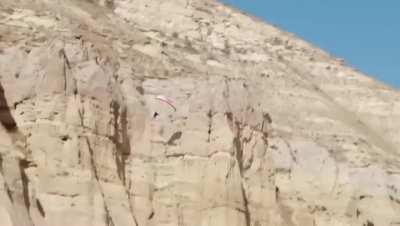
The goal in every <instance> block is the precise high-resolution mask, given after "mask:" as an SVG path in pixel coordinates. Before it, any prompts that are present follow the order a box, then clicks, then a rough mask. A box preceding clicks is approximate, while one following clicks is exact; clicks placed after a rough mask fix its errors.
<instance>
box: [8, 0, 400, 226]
mask: <svg viewBox="0 0 400 226" xmlns="http://www.w3.org/2000/svg"><path fill="white" fill-rule="evenodd" d="M0 83H1V87H0V105H1V112H0V119H1V123H2V127H1V130H0V133H1V136H0V157H1V158H0V225H1V226H33V225H40V226H46V225H48V226H64V225H65V226H71V225H76V226H81V225H93V226H99V225H113V226H125V225H126V226H127V225H138V226H141V225H154V226H156V225H160V226H161V225H163V226H166V225H171V226H172V225H174V226H175V225H179V226H184V225H203V226H206V225H207V226H223V225H227V226H228V225H229V226H231V225H232V226H234V225H237V226H263V225H288V226H304V225H319V226H320V225H321V226H322V225H332V226H336V225H367V226H372V225H376V226H381V225H391V226H395V225H400V162H399V160H400V158H399V148H398V147H399V145H400V139H399V137H400V93H399V92H398V91H394V90H392V89H390V88H388V87H386V86H384V85H381V84H379V83H377V82H376V81H374V80H372V79H371V78H368V77H366V76H364V75H362V74H360V73H358V72H357V71H355V70H353V69H351V68H349V67H347V66H346V65H344V64H343V62H341V61H340V60H336V59H334V58H332V57H330V56H329V55H327V54H326V53H324V52H322V51H320V50H318V49H316V48H314V47H312V46H311V45H309V44H307V43H305V42H303V41H301V40H299V39H297V38H295V37H293V36H292V35H290V34H287V33H284V32H282V31H279V30H278V29H276V28H274V27H272V26H270V25H267V24H263V23H261V22H258V21H257V20H255V19H252V18H250V17H248V16H245V15H242V14H241V13H239V12H236V11H235V10H233V9H230V8H228V7H226V6H224V5H222V4H220V3H218V2H216V1H213V0H201V1H190V0H171V1H150V0H115V1H109V0H103V1H83V0H81V1H78V0H75V1H74V0H68V1H49V0H35V1H25V0H20V1H15V2H14V1H11V0H10V1H7V0H2V1H1V2H0ZM160 94H162V95H165V96H167V97H169V98H171V99H173V100H174V101H175V104H176V106H177V111H176V112H175V111H173V110H172V108H170V107H168V106H166V105H165V104H164V103H162V102H160V101H157V100H156V99H155V97H156V96H157V95H160ZM154 112H158V113H159V116H158V117H156V118H153V114H154Z"/></svg>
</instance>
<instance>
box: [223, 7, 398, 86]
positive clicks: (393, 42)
mask: <svg viewBox="0 0 400 226" xmlns="http://www.w3.org/2000/svg"><path fill="white" fill-rule="evenodd" d="M221 1H222V2H224V3H226V4H228V5H231V6H233V7H235V8H238V9H240V10H241V11H243V12H246V13H248V14H251V15H254V16H256V17H258V18H260V19H262V20H264V21H266V22H268V23H270V24H274V25H276V26H278V27H279V28H281V29H283V30H285V31H288V32H290V33H294V34H295V35H296V36H298V37H300V38H302V39H304V40H306V41H308V42H310V43H312V44H313V45H315V46H317V47H319V48H322V49H323V50H325V51H326V52H328V53H330V54H331V55H333V56H336V57H339V58H343V59H344V60H345V61H346V63H347V64H349V65H351V66H352V67H354V68H356V69H357V70H359V71H361V72H363V73H365V74H367V75H369V76H373V77H375V78H377V79H378V80H381V81H383V82H385V83H387V84H389V85H391V86H393V87H397V88H400V1H399V0H383V1H378V0H221Z"/></svg>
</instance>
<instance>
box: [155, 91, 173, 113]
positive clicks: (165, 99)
mask: <svg viewBox="0 0 400 226" xmlns="http://www.w3.org/2000/svg"><path fill="white" fill-rule="evenodd" d="M155 98H156V99H157V100H159V101H161V102H163V103H166V104H167V105H168V106H170V107H171V108H172V109H174V111H176V107H175V105H174V102H173V101H172V100H171V99H169V98H167V97H165V96H163V95H158V96H156V97H155ZM158 115H159V113H158V112H154V114H153V118H156V117H157V116H158Z"/></svg>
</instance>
